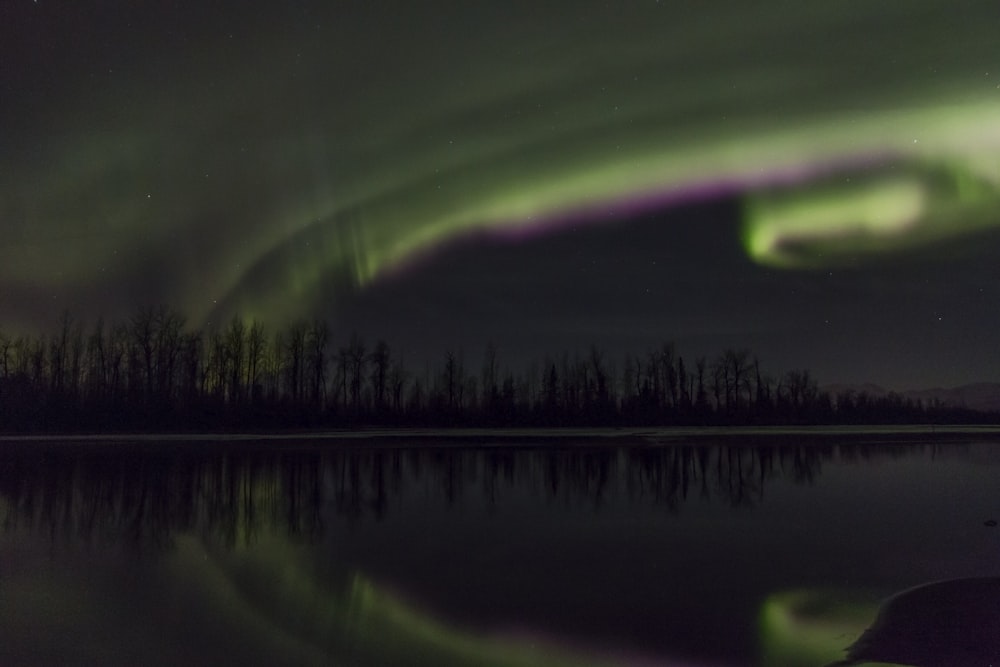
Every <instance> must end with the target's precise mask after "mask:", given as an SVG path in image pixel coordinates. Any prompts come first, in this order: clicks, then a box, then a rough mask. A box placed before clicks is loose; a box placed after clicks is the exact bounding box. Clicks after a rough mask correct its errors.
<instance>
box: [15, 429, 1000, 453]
mask: <svg viewBox="0 0 1000 667" xmlns="http://www.w3.org/2000/svg"><path fill="white" fill-rule="evenodd" d="M790 438H796V439H798V440H799V443H798V444H809V443H811V444H831V441H834V444H835V443H836V441H847V442H846V443H845V444H869V443H870V444H889V443H896V444H907V443H914V444H916V443H922V442H938V443H941V444H944V443H946V442H948V441H952V440H956V441H959V442H965V441H967V440H968V439H969V438H977V439H979V438H982V439H988V440H993V439H996V440H998V441H1000V425H990V426H983V425H954V426H952V425H949V426H933V425H917V426H910V425H906V426H897V425H884V426H870V425H863V426H861V425H859V426H759V427H747V426H734V427H724V426H711V427H676V428H670V427H663V428H455V429H447V428H445V429H442V428H396V429H384V428H371V429H365V428H361V429H343V430H319V431H293V430H288V431H261V432H231V431H230V432H190V433H176V432H174V433H111V434H102V433H65V434H63V433H47V434H0V454H2V453H3V451H4V450H5V449H8V446H13V447H14V448H16V449H21V448H22V447H23V446H24V445H32V444H34V445H42V446H43V448H45V449H48V448H50V447H52V446H56V447H58V446H62V445H65V446H72V445H82V446H95V445H108V446H116V445H118V446H122V445H150V446H152V445H176V446H184V445H198V444H211V445H213V446H215V447H218V446H225V447H227V448H233V447H239V448H242V447H247V448H251V449H256V448H261V447H265V448H269V449H270V448H281V449H285V448H286V447H296V448H299V447H303V446H305V447H308V448H310V449H311V448H321V447H322V446H323V445H341V446H352V447H353V446H383V447H393V446H398V447H408V446H415V447H416V446H421V447H423V446H427V447H489V446H496V447H501V446H509V447H541V448H544V447H546V446H563V445H566V444H569V443H572V444H573V445H574V446H596V445H605V446H633V447H635V446H669V445H682V444H686V443H688V442H689V441H693V442H691V444H698V443H709V442H711V443H714V444H723V443H725V444H730V445H734V446H738V445H760V444H764V442H768V443H769V444H789V443H786V442H782V441H785V440H786V439H790ZM727 441H728V442H727Z"/></svg>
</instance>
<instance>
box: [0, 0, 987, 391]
mask: <svg viewBox="0 0 1000 667" xmlns="http://www.w3.org/2000/svg"><path fill="white" fill-rule="evenodd" d="M998 35H1000V4H998V3H997V2H996V1H995V0H882V1H880V2H872V1H871V0H836V1H827V2H811V1H810V2H800V1H785V0H757V1H754V2H747V1H746V0H709V1H706V0H702V1H698V2H695V1H693V0H691V1H688V0H660V1H657V0H642V1H630V0H621V1H619V2H605V1H601V2H597V1H595V0H577V1H576V2H544V1H540V0H532V1H525V2H519V1H516V2H478V1H475V2H474V1H469V0H435V1H434V2H409V1H406V2H404V1H402V0H394V1H392V2H360V1H358V2H347V1H336V2H335V1H329V2H310V1H294V0H290V1H288V2H258V1H256V0H240V1H238V2H237V1H235V0H233V1H231V0H221V1H218V2H193V1H191V2H188V1H186V0H182V1H177V2H167V1H164V2H145V3H137V2H126V1H124V0H122V1H119V0H103V1H101V0H93V1H90V2H70V1H68V0H67V1H62V2H60V1H57V0H38V1H37V2H34V1H32V0H4V2H3V3H2V4H0V328H2V329H3V330H4V331H18V330H29V331H31V330H44V329H47V328H50V327H52V326H53V324H54V323H55V322H56V321H57V319H58V317H59V315H60V314H61V312H62V311H63V310H65V309H69V310H70V311H71V312H73V313H75V314H77V316H78V317H82V318H96V317H97V316H98V315H102V314H103V315H104V316H106V317H121V316H124V315H127V314H128V313H129V312H131V311H133V310H134V309H135V307H136V306H138V305H142V304H160V303H164V304H169V305H172V306H175V307H176V308H178V309H179V310H181V311H182V312H183V313H184V314H185V315H186V316H187V317H188V320H189V323H190V325H191V326H193V327H205V328H211V327H213V326H220V325H224V324H225V323H226V322H227V321H228V320H229V318H231V317H232V316H233V314H234V313H238V314H240V315H241V316H243V317H246V318H258V319H261V320H263V321H264V322H265V323H266V324H267V325H268V326H269V327H271V328H278V327H281V326H284V324H285V323H287V322H289V321H291V320H293V319H295V318H300V317H306V318H312V317H315V316H319V317H324V318H329V320H330V322H331V325H332V326H333V328H334V331H335V332H337V335H336V338H346V337H347V336H348V335H349V334H350V332H351V331H358V332H359V333H361V334H363V335H365V336H366V337H369V338H374V337H376V336H378V337H384V338H386V339H387V340H388V341H389V342H390V343H391V344H393V346H394V347H395V348H397V349H399V350H400V351H403V352H404V354H406V355H408V357H407V358H408V359H409V360H412V361H413V362H414V363H419V360H420V359H425V358H427V357H429V356H431V357H433V358H434V359H439V358H440V356H441V355H442V354H443V351H444V350H445V349H446V348H449V347H451V348H461V349H462V350H463V352H464V354H465V356H466V358H467V360H468V362H469V363H470V364H472V365H473V366H477V365H478V360H479V355H480V354H481V352H482V349H483V346H484V345H485V343H486V341H493V342H495V343H496V344H497V346H498V348H499V351H500V357H501V361H503V362H505V363H510V364H513V363H517V362H518V361H520V360H523V359H527V358H530V357H533V356H537V355H541V354H543V353H545V352H551V353H561V352H562V351H563V350H574V349H580V350H583V349H586V347H587V346H589V344H590V343H595V344H598V345H600V346H602V347H603V348H604V349H606V350H607V351H608V352H609V353H610V355H611V356H612V357H613V358H620V356H619V355H620V353H623V352H625V351H635V352H642V351H645V350H646V349H648V348H649V347H651V346H654V345H660V344H661V343H663V342H665V341H669V340H672V341H675V342H676V343H677V346H678V351H679V352H680V353H681V354H682V355H684V356H685V357H690V358H692V359H693V357H695V356H698V355H701V354H707V355H714V354H715V353H717V352H719V351H721V350H722V349H723V348H725V347H730V346H733V347H749V348H751V349H753V350H754V351H755V352H756V353H757V354H758V355H759V356H760V359H761V363H762V365H764V366H765V367H766V368H768V369H770V370H771V371H772V372H775V373H780V372H782V371H784V370H788V369H791V368H800V367H807V368H810V369H812V370H813V372H814V374H815V375H816V376H818V378H819V380H820V382H821V383H833V382H864V381H872V382H877V383H880V384H883V385H885V386H888V387H891V388H897V389H908V388H916V387H928V386H934V385H944V386H951V385H956V384H961V383H965V382H970V381H976V380H1000V39H998V38H997V36H998Z"/></svg>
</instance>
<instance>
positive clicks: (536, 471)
mask: <svg viewBox="0 0 1000 667" xmlns="http://www.w3.org/2000/svg"><path fill="white" fill-rule="evenodd" d="M169 447H171V445H169V444H164V445H163V446H162V448H160V449H157V450H156V451H148V449H147V450H143V449H142V447H139V446H127V445H119V444H113V445H112V444H108V445H106V446H104V447H101V448H94V447H87V448H70V447H63V448H60V447H58V446H52V447H47V448H43V449H42V450H40V451H37V450H31V451H28V450H27V449H25V448H21V449H19V450H17V451H14V452H7V453H5V454H4V455H3V456H2V459H3V465H2V466H0V496H2V498H3V501H4V502H3V505H4V506H5V507H4V509H3V517H2V519H3V526H4V529H5V530H6V531H12V530H14V531H21V530H24V531H31V532H34V533H38V534H47V535H48V536H50V537H51V539H53V540H58V539H60V538H62V539H73V540H80V541H83V542H91V541H116V542H124V543H129V544H133V545H136V546H139V547H151V548H164V547H167V546H169V544H170V542H171V537H172V536H173V535H175V534H177V533H193V534H196V535H199V536H200V537H202V538H203V539H204V540H206V541H208V542H211V543H215V544H220V545H223V546H229V547H232V546H237V545H248V544H253V543H254V541H255V540H256V539H257V538H258V537H259V536H260V534H261V533H262V532H264V531H266V532H274V533H278V534H281V533H283V534H285V535H287V536H288V537H289V538H291V539H293V540H301V541H313V540H316V539H317V538H319V537H320V536H321V535H322V534H323V531H324V516H325V513H326V512H328V511H330V512H334V513H335V514H337V515H341V516H344V517H347V518H348V519H353V520H360V519H362V518H365V519H369V520H371V519H374V520H380V519H382V518H383V517H385V516H386V515H387V514H388V513H389V512H390V511H391V508H392V507H394V506H395V504H396V501H398V500H399V499H400V498H402V497H403V496H404V495H405V494H406V493H407V491H408V490H410V489H427V490H428V492H429V493H430V494H432V495H433V494H437V495H438V496H439V497H440V499H441V500H443V502H444V503H445V504H446V505H447V506H452V505H455V504H456V503H460V502H462V501H463V499H464V498H465V497H466V494H469V493H479V494H481V495H482V497H483V498H484V499H485V501H486V503H487V504H490V505H492V504H495V503H497V502H498V501H499V500H500V499H501V498H502V497H504V495H505V494H510V493H527V494H530V495H532V496H534V497H541V498H544V499H547V500H560V501H563V502H567V503H570V504H573V505H586V504H589V505H591V506H592V507H593V508H594V509H595V510H598V511H599V510H600V509H601V507H602V504H603V503H604V502H605V501H606V500H607V498H608V497H609V496H611V495H613V496H614V497H616V498H626V499H627V500H628V501H629V502H643V503H651V504H653V505H654V506H658V507H663V508H664V509H666V510H667V511H669V512H679V511H682V510H683V506H684V504H685V503H686V502H688V501H689V500H691V498H692V497H697V498H699V499H701V500H707V501H716V502H722V503H725V504H726V505H728V506H731V507H734V508H752V507H753V506H754V505H755V504H757V503H759V502H760V501H762V500H763V498H764V497H765V492H766V488H767V485H768V483H769V482H771V481H773V480H776V479H785V480H789V481H792V482H794V483H796V484H812V483H814V482H815V481H816V480H817V479H818V478H819V476H820V474H821V472H822V468H823V464H824V463H826V462H829V461H833V460H838V461H846V462H849V461H855V460H869V459H873V458H898V457H901V456H906V455H916V454H922V453H924V454H925V453H927V449H928V448H933V447H934V445H919V446H914V445H905V446H904V445H896V446H885V445H880V446H877V447H876V446H872V445H856V446H852V445H825V444H806V445H801V446H777V445H773V446H748V445H725V444H691V445H685V444H681V445H663V446H633V447H597V446H591V445H579V446H565V445H561V446H558V447H544V448H537V447H519V446H514V445H511V446H506V445H501V446H492V447H473V448H462V447H455V446H448V447H433V446H419V447H409V448H400V447H390V446H384V445H375V446H368V447H342V446H339V445H337V446H323V445H319V446H316V445H309V446H300V445H299V444H296V443H288V444H287V446H286V444H285V443H283V444H281V445H277V446H273V447H270V448H267V449H253V448H250V449H246V450H243V451H235V450H233V449H230V448H220V447H217V446H215V445H213V444H211V443H208V444H206V445H205V446H204V447H201V448H200V449H198V448H196V447H194V446H193V445H188V446H185V447H183V448H180V449H178V450H176V451H167V450H168V448H169Z"/></svg>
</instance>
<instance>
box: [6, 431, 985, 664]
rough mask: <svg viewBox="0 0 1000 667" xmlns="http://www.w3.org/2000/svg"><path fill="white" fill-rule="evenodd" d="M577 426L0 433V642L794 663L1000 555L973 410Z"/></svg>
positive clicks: (63, 659)
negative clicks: (916, 422) (958, 425)
mask: <svg viewBox="0 0 1000 667" xmlns="http://www.w3.org/2000/svg"><path fill="white" fill-rule="evenodd" d="M596 435H599V437H595V434H588V433H585V432H579V433H577V432H558V433H555V434H553V433H551V432H546V433H541V432H523V433H517V432H510V433H492V432H469V433H459V432H450V433H448V432H446V433H417V434H413V433H405V434H392V433H388V434H374V435H370V436H369V437H349V436H351V434H335V435H313V436H308V437H307V436H270V437H253V436H243V437H233V436H198V437H194V436H188V437H176V436H175V437H146V438H127V437H117V438H101V437H89V438H82V439H61V438H39V439H17V438H7V439H2V440H0V521H2V522H3V523H2V531H0V664H3V665H39V664H41V665H45V664H75V665H84V664H91V665H133V664H143V665H176V664H243V665H278V664H287V665H299V664H303V665H311V664H317V665H318V664H334V665H397V664H398V665H497V666H500V665H517V666H528V665H538V666H549V665H635V666H647V665H663V666H681V665H683V666H702V665H703V666H710V665H712V666H714V665H761V666H762V667H764V666H769V665H790V666H795V665H802V666H803V667H805V666H819V665H823V664H825V663H826V662H828V661H831V660H834V659H837V658H839V657H843V649H844V648H845V647H847V646H848V645H849V644H850V643H851V642H852V641H853V640H854V639H856V638H857V637H858V636H859V635H860V633H861V632H862V631H863V630H864V629H865V628H866V627H868V626H869V625H870V624H871V622H872V620H873V618H874V616H875V613H876V610H877V606H878V603H879V601H880V600H881V599H883V598H885V597H886V596H888V595H890V594H892V593H893V592H896V591H899V590H902V589H906V588H909V587H912V586H915V585H918V584H921V583H924V582H930V581H935V580H941V579H951V578H959V577H977V576H979V577H981V576H990V577H996V576H1000V528H997V527H996V526H995V521H994V520H995V519H997V518H1000V484H998V479H1000V440H998V439H997V436H996V434H995V433H993V432H990V431H986V430H984V431H981V432H977V431H968V432H962V431H956V432H952V433H945V434H942V433H933V434H931V433H926V432H919V433H905V432H904V433H895V432H879V431H866V432H863V431H849V430H848V431H839V432H821V431H805V432H794V431H783V432H770V431H760V432H753V431H747V432H727V431H717V432H682V431H677V432H659V433H647V434H636V433H630V434H625V435H621V434H616V433H601V434H596ZM991 524H992V525H991Z"/></svg>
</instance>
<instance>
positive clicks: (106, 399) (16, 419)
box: [0, 307, 998, 431]
mask: <svg viewBox="0 0 1000 667" xmlns="http://www.w3.org/2000/svg"><path fill="white" fill-rule="evenodd" d="M997 419H998V415H997V414H994V413H982V412H977V411H973V410H968V409H964V408H954V407H947V406H943V405H940V404H924V403H921V402H914V401H912V400H910V399H907V398H905V397H903V396H901V395H898V394H892V393H890V394H888V395H884V396H874V395H870V394H866V393H864V392H861V393H853V392H844V393H842V394H839V395H836V396H832V395H830V394H828V393H826V392H821V391H819V388H818V385H817V382H816V379H815V378H813V377H812V375H811V374H810V372H809V371H808V370H792V371H788V372H786V373H784V374H783V375H779V376H774V375H771V374H769V373H768V372H766V371H765V370H764V369H762V367H761V365H760V363H759V361H758V359H757V357H756V355H754V354H753V353H752V352H751V351H750V350H747V349H726V350H724V351H722V352H721V353H720V354H719V355H718V356H716V357H715V358H711V359H710V358H707V357H704V356H702V357H698V358H695V359H693V360H690V359H685V358H684V357H683V356H681V355H680V354H679V353H678V352H677V350H676V349H675V347H674V345H673V344H672V343H665V344H663V345H662V346H660V347H658V348H655V349H652V350H649V351H648V352H647V353H645V354H627V355H625V356H624V359H623V360H622V362H621V363H618V362H616V361H613V360H611V359H610V358H609V356H608V355H607V354H606V353H605V352H604V351H603V350H601V349H599V348H597V347H594V346H591V347H590V348H589V350H587V351H586V352H585V353H580V352H574V353H568V352H564V353H562V354H561V355H559V356H555V357H547V358H545V359H543V360H542V361H541V362H535V363H533V364H531V365H530V366H528V367H527V368H526V369H522V370H517V371H515V370H512V369H510V368H508V367H504V366H502V365H501V363H500V361H499V353H498V350H497V349H496V347H495V346H494V345H492V344H490V345H487V347H486V350H485V354H484V355H483V359H482V363H481V365H480V366H478V367H476V366H474V365H470V364H467V363H466V360H465V358H464V357H463V355H462V353H461V352H455V351H454V350H447V351H445V352H444V354H443V356H442V359H441V364H440V366H438V367H437V368H436V369H430V368H429V369H428V370H427V371H426V372H425V373H423V374H419V373H414V372H412V371H411V370H410V369H408V368H407V367H406V366H405V364H404V363H403V359H402V357H401V355H399V354H398V353H396V352H394V351H393V350H392V348H391V347H390V345H389V344H388V343H387V342H385V341H384V340H378V341H376V342H374V343H370V342H368V341H365V340H363V339H362V338H361V337H359V336H358V335H356V334H354V335H351V336H350V337H349V338H348V339H347V341H346V342H344V343H343V344H342V345H340V346H338V345H337V344H336V342H335V341H334V339H333V336H332V335H331V332H330V329H329V327H328V325H327V323H326V322H324V321H322V320H313V321H312V322H305V321H300V322H295V323H293V324H291V325H289V326H287V327H285V328H284V329H281V330H275V331H268V330H265V328H264V326H263V325H262V324H261V323H259V322H256V321H254V322H250V323H247V322H245V321H244V320H243V319H241V318H239V317H234V318H233V319H232V320H231V321H230V322H229V323H228V324H227V325H226V326H224V327H222V328H218V329H211V330H205V331H195V330H191V329H189V328H188V327H186V326H185V318H184V317H183V316H182V315H181V314H180V313H178V312H177V311H175V310H173V309H171V308H167V307H157V308H153V307H147V308H140V309H139V310H137V311H136V312H135V313H134V314H133V315H132V316H131V317H130V318H128V319H127V320H125V321H120V322H111V323H107V322H105V321H104V320H103V319H99V320H97V322H96V323H93V324H90V325H87V326H85V324H84V323H83V322H82V321H80V320H78V319H75V318H73V317H72V316H70V315H69V314H68V313H66V314H64V315H63V317H62V318H61V321H60V324H59V327H58V330H57V331H56V332H55V333H53V334H50V335H44V336H39V337H32V336H27V335H19V336H8V335H4V334H3V333H2V332H0V429H3V430H6V431H62V430H94V431H109V430H110V431H115V430H136V429H138V430H152V429H170V430H190V429H209V430H214V429H226V428H233V427H247V426H252V427H263V428H309V427H351V426H359V425H372V426H646V425H648V426H669V425H756V424H760V425H767V424H887V423H891V424H906V423H985V422H995V421H997Z"/></svg>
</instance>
